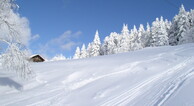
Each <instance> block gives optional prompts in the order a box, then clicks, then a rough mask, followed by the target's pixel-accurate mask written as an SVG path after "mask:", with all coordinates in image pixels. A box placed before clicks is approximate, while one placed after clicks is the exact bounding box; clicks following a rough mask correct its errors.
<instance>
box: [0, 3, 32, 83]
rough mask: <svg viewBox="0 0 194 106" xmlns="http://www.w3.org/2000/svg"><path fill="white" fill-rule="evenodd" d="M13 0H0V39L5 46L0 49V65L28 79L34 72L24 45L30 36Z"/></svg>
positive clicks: (25, 20) (26, 21) (25, 21)
mask: <svg viewBox="0 0 194 106" xmlns="http://www.w3.org/2000/svg"><path fill="white" fill-rule="evenodd" d="M14 2H15V0H0V41H1V43H4V44H5V45H6V46H5V47H4V50H2V66H3V68H4V69H5V70H8V71H15V72H16V73H17V74H18V75H19V76H20V77H21V78H23V79H28V78H30V77H32V76H33V75H35V74H34V72H33V71H32V70H31V68H30V65H29V62H28V61H27V58H26V54H25V53H26V52H25V51H26V50H25V45H27V42H28V40H29V39H28V38H29V37H30V29H29V27H28V20H27V19H26V18H24V17H20V15H19V14H18V13H17V11H16V10H17V8H18V6H17V5H16V4H15V3H14Z"/></svg>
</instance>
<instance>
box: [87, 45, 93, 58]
mask: <svg viewBox="0 0 194 106" xmlns="http://www.w3.org/2000/svg"><path fill="white" fill-rule="evenodd" d="M91 48H92V46H91V43H89V44H88V47H87V49H86V51H87V56H88V57H91V56H90V53H91V51H90V50H92V49H91Z"/></svg>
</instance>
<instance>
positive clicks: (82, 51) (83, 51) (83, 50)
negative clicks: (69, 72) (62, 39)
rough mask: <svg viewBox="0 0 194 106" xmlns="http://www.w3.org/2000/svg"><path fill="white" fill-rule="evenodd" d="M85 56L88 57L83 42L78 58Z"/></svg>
mask: <svg viewBox="0 0 194 106" xmlns="http://www.w3.org/2000/svg"><path fill="white" fill-rule="evenodd" d="M86 57H88V55H87V51H86V46H85V44H83V45H82V48H81V53H80V58H86Z"/></svg>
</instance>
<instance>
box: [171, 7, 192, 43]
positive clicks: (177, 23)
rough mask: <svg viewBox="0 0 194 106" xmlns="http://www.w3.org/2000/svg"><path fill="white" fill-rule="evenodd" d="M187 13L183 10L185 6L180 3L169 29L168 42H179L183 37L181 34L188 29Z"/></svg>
mask: <svg viewBox="0 0 194 106" xmlns="http://www.w3.org/2000/svg"><path fill="white" fill-rule="evenodd" d="M188 15H189V13H188V12H187V11H185V8H184V6H183V5H181V7H180V9H179V13H178V15H176V16H175V17H174V18H173V21H172V26H171V28H170V31H169V44H170V45H172V46H174V45H178V44H181V43H182V42H180V39H182V38H183V36H184V35H185V34H183V33H185V32H186V31H187V30H188V29H189V26H190V25H189V18H188V17H189V16H188Z"/></svg>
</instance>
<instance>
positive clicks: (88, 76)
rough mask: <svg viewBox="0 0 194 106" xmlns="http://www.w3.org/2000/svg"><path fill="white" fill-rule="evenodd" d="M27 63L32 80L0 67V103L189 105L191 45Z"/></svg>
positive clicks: (193, 63) (193, 69) (193, 84)
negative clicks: (21, 78) (30, 70)
mask: <svg viewBox="0 0 194 106" xmlns="http://www.w3.org/2000/svg"><path fill="white" fill-rule="evenodd" d="M32 67H33V69H34V71H35V72H36V73H37V77H36V79H33V80H31V81H20V80H19V79H18V78H17V77H15V76H14V74H12V73H9V74H7V73H5V72H4V71H3V70H2V68H0V70H1V71H0V104H1V105H3V106H4V105H5V106H26V105H28V106H129V105H130V106H132V105H134V106H157V105H158V106H160V105H165V106H183V105H188V106H191V105H194V101H193V98H194V92H193V89H194V44H186V45H180V46H173V47H172V46H164V47H155V48H145V49H142V50H138V51H134V52H129V53H122V54H116V55H109V56H99V57H93V58H87V59H78V60H68V61H57V62H45V63H38V64H36V63H34V64H33V65H32Z"/></svg>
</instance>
